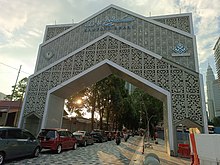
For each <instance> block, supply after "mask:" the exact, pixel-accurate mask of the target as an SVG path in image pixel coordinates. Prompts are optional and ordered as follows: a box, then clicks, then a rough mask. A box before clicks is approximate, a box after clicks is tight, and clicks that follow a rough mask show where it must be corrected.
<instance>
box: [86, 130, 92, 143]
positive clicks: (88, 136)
mask: <svg viewBox="0 0 220 165" xmlns="http://www.w3.org/2000/svg"><path fill="white" fill-rule="evenodd" d="M85 137H86V139H87V141H88V143H89V144H92V143H93V137H92V136H91V135H90V134H89V133H88V132H86V134H85Z"/></svg>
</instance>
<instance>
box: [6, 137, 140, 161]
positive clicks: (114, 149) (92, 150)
mask: <svg viewBox="0 0 220 165" xmlns="http://www.w3.org/2000/svg"><path fill="white" fill-rule="evenodd" d="M140 140H141V137H139V136H135V137H130V138H129V140H128V141H127V142H124V141H122V143H121V144H120V145H119V146H117V145H116V144H115V141H108V142H104V143H95V144H94V145H89V146H87V147H78V148H77V149H76V150H67V151H63V152H62V153H60V154H54V153H51V152H50V151H48V150H43V151H42V152H41V154H40V155H39V157H37V158H25V159H16V160H13V161H8V162H6V163H5V164H7V165H20V164H22V165H23V164H24V165H25V164H26V165H29V164H32V165H33V164H34V165H51V164H65V165H72V164H74V165H83V164H91V165H98V164H100V165H109V164H114V165H128V164H129V163H130V161H131V159H132V157H133V155H134V153H135V151H136V149H137V148H138V144H139V142H140Z"/></svg>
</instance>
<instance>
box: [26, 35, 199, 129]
mask: <svg viewBox="0 0 220 165" xmlns="http://www.w3.org/2000/svg"><path fill="white" fill-rule="evenodd" d="M104 59H108V60H111V61H112V62H114V63H116V64H118V65H120V66H122V67H124V68H125V69H127V70H129V71H131V72H133V73H135V74H137V75H138V76H140V77H143V78H144V79H147V80H149V81H151V82H153V83H154V84H156V85H158V86H160V87H161V88H163V89H166V90H168V91H170V93H171V94H172V114H173V122H174V123H177V122H179V121H181V120H183V119H185V118H187V119H190V120H192V121H194V122H196V123H198V124H199V125H203V117H202V110H201V109H202V107H201V97H200V83H199V74H198V73H196V72H194V71H192V70H190V69H188V68H185V67H182V66H180V65H177V64H176V63H174V62H171V61H170V60H167V59H165V58H162V59H158V58H155V57H153V56H151V55H149V54H146V53H145V52H143V51H140V50H139V49H136V48H134V47H132V46H131V45H128V44H126V43H124V42H122V41H120V40H118V39H116V38H114V37H112V36H106V37H104V38H102V39H100V40H98V41H97V42H95V43H94V44H92V45H89V46H88V47H86V48H85V49H83V50H81V51H80V52H78V53H76V54H74V55H72V56H70V57H69V56H68V57H67V58H64V59H63V60H62V61H60V62H59V63H56V64H54V65H53V66H51V67H50V68H48V69H47V70H45V71H42V72H40V73H38V74H36V75H35V76H34V77H32V78H31V79H30V83H29V90H28V92H27V96H26V103H25V106H24V116H26V115H29V114H31V113H33V112H34V113H37V114H38V115H39V116H43V113H44V107H45V101H46V95H47V91H48V90H50V89H52V88H54V87H56V86H57V85H59V84H60V83H62V82H65V81H67V80H68V79H70V78H72V77H74V76H76V75H77V74H79V73H81V72H83V71H84V70H86V69H88V68H90V67H91V66H93V65H95V64H97V63H99V62H101V61H103V60H104Z"/></svg>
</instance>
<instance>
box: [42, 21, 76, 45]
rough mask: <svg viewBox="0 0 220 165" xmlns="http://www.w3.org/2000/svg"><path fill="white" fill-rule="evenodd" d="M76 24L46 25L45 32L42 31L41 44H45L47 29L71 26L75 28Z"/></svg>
mask: <svg viewBox="0 0 220 165" xmlns="http://www.w3.org/2000/svg"><path fill="white" fill-rule="evenodd" d="M77 24H78V23H70V24H55V25H46V28H45V31H44V39H43V43H44V42H46V36H47V32H48V29H49V28H59V27H61V28H63V27H69V28H70V27H71V26H76V25H77Z"/></svg>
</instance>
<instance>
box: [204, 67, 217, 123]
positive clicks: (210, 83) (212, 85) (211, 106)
mask: <svg viewBox="0 0 220 165" xmlns="http://www.w3.org/2000/svg"><path fill="white" fill-rule="evenodd" d="M206 86H207V103H208V111H209V120H211V121H212V120H213V118H214V117H217V116H220V84H219V82H218V80H216V79H215V76H214V73H213V71H212V68H211V67H210V65H208V69H207V72H206Z"/></svg>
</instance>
